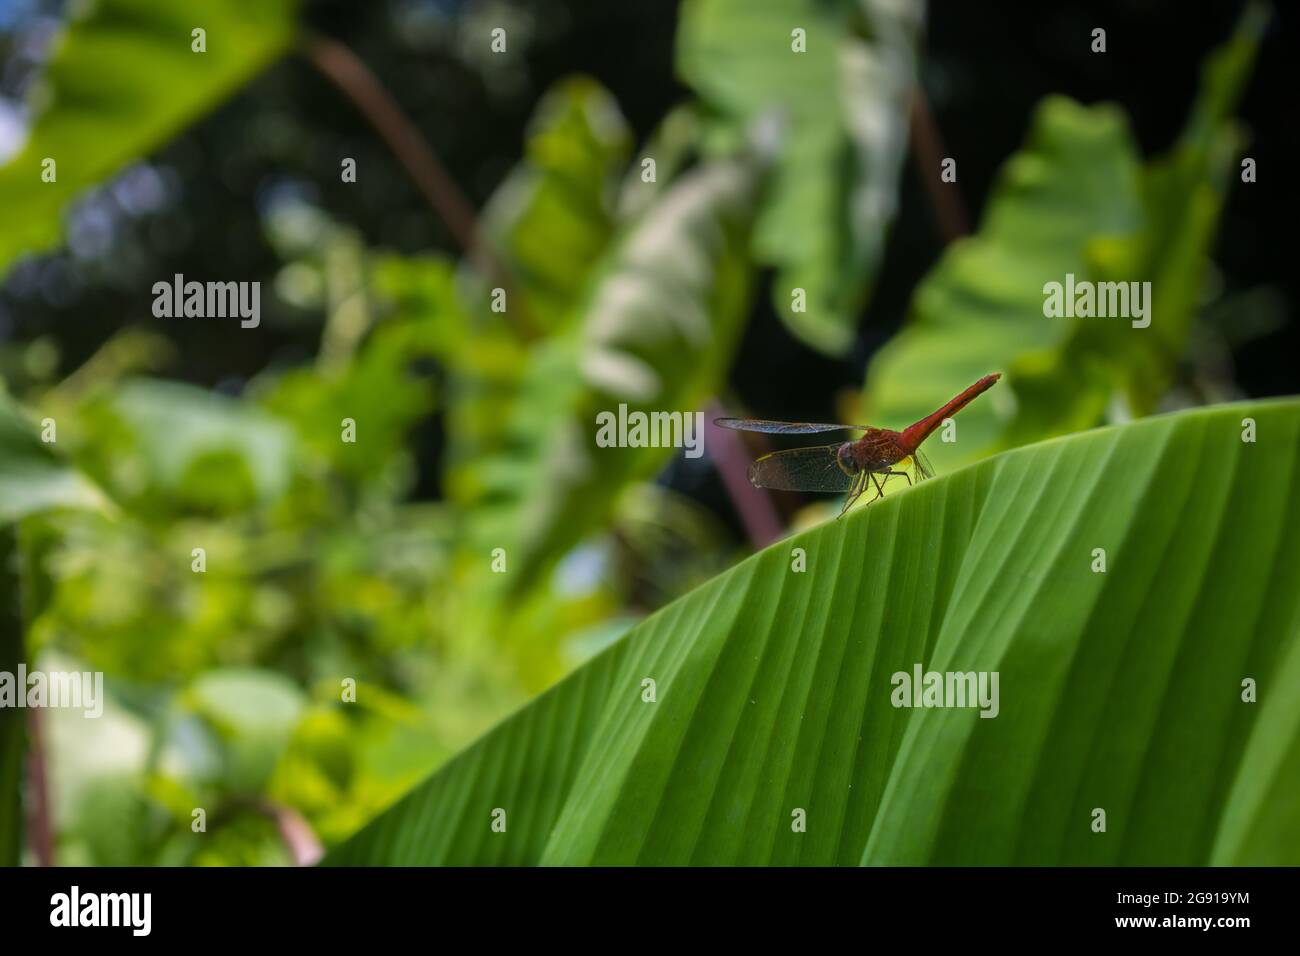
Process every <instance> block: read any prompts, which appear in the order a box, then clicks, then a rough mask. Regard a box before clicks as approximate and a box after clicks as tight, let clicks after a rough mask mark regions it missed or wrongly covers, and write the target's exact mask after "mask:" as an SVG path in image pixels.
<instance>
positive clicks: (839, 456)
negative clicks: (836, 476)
mask: <svg viewBox="0 0 1300 956" xmlns="http://www.w3.org/2000/svg"><path fill="white" fill-rule="evenodd" d="M835 460H836V461H837V462H838V463H839V466H840V470H841V471H843V472H844V474H846V475H856V474H857V473H858V472H860V471H861V470H862V468H861V466H860V465H859V464H858V461H857V458H856V457H855V456H854V454H853V442H851V441H846V442H845V443H844V444H843V445H841V446H840V447H839V451H837V452H836V453H835Z"/></svg>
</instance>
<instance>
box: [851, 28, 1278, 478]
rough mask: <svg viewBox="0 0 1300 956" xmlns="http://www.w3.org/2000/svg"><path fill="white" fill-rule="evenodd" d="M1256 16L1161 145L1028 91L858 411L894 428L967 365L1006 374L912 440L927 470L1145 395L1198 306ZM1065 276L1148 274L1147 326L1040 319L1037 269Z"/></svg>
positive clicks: (1212, 65) (1144, 402) (1115, 115)
mask: <svg viewBox="0 0 1300 956" xmlns="http://www.w3.org/2000/svg"><path fill="white" fill-rule="evenodd" d="M1264 22H1265V20H1264V14H1263V13H1262V11H1261V9H1260V8H1258V7H1251V8H1248V10H1247V12H1246V14H1245V15H1244V17H1243V19H1242V21H1241V24H1240V26H1239V28H1238V31H1237V34H1236V36H1235V37H1234V38H1233V39H1232V40H1231V41H1229V42H1228V43H1227V44H1226V45H1225V46H1223V47H1221V48H1220V49H1219V50H1218V51H1216V52H1215V53H1214V54H1213V56H1212V57H1211V59H1210V62H1209V65H1208V66H1207V68H1206V70H1205V71H1204V75H1203V78H1202V85H1201V90H1200V94H1199V97H1198V100H1197V102H1196V104H1195V105H1194V107H1193V109H1192V113H1191V117H1190V119H1189V120H1188V122H1187V125H1186V127H1185V130H1184V132H1183V135H1182V136H1181V138H1180V139H1179V141H1178V143H1177V144H1176V145H1175V146H1174V148H1173V150H1172V151H1171V152H1170V153H1168V154H1167V155H1165V156H1163V157H1161V158H1159V159H1156V160H1153V161H1152V162H1150V163H1147V164H1146V165H1143V164H1142V163H1141V161H1140V160H1139V157H1138V153H1137V148H1136V145H1135V144H1134V142H1133V139H1132V136H1131V134H1130V132H1129V129H1128V124H1127V122H1126V120H1125V119H1124V117H1123V115H1122V114H1121V113H1120V112H1119V111H1118V110H1117V109H1116V108H1114V107H1111V106H1105V105H1099V106H1091V107H1085V106H1080V105H1078V104H1076V103H1073V102H1071V101H1069V100H1067V99H1064V98H1062V97H1049V98H1048V99H1046V100H1044V101H1043V102H1042V103H1041V104H1040V106H1039V108H1038V111H1037V113H1036V115H1035V117H1034V120H1033V123H1032V126H1031V129H1030V133H1029V137H1028V140H1027V142H1026V144H1025V146H1024V147H1023V148H1022V149H1021V150H1020V151H1019V152H1018V153H1017V154H1015V155H1014V156H1013V157H1012V158H1011V159H1010V160H1009V161H1008V162H1007V164H1006V166H1005V168H1004V170H1003V172H1002V176H1001V179H1000V181H999V182H998V184H997V186H996V188H995V189H994V191H993V193H992V195H991V197H990V199H989V201H988V207H987V209H986V211H985V215H984V219H983V222H982V223H981V225H980V229H979V232H978V234H976V235H975V236H972V237H970V238H968V239H965V240H961V241H958V242H956V243H954V244H953V245H952V246H951V247H949V249H948V250H947V251H946V252H945V254H944V256H943V258H942V259H941V260H940V261H939V263H938V264H937V265H936V266H935V268H934V269H933V270H932V271H931V272H930V274H929V275H928V276H926V278H925V279H924V280H923V281H922V283H921V284H920V286H919V287H918V288H917V291H916V293H915V295H914V297H913V300H912V307H911V313H910V315H909V318H908V321H907V324H906V325H905V326H904V328H903V329H902V331H901V332H899V334H898V335H897V336H895V337H894V338H893V339H892V340H891V341H890V342H889V343H888V344H887V345H886V346H885V347H884V348H882V349H881V350H880V352H878V353H877V355H876V356H875V358H874V360H873V361H872V363H871V366H870V368H869V370H868V375H867V386H866V391H865V393H864V397H863V404H864V408H863V415H864V416H865V417H866V418H867V419H869V420H870V421H871V422H872V423H873V424H877V425H883V426H887V427H902V426H905V425H908V424H910V423H911V422H912V421H915V420H916V419H918V418H920V417H921V416H922V415H925V414H927V413H929V412H931V411H933V410H934V409H935V408H937V407H939V405H941V404H942V403H943V402H944V401H946V400H947V399H948V398H950V397H952V396H953V395H955V394H956V393H957V392H958V391H960V390H961V389H962V388H964V387H965V386H967V385H969V384H970V383H971V382H973V381H974V380H975V379H976V378H978V377H979V376H980V375H983V374H985V373H987V372H990V371H994V370H1003V371H1005V372H1007V373H1008V374H1007V382H1006V384H1008V385H1009V386H1010V389H1009V390H1006V391H1002V392H1001V393H995V394H993V395H992V396H991V397H992V399H993V400H992V401H989V402H977V403H976V404H974V405H972V406H971V407H970V408H968V409H967V410H965V411H963V412H962V414H961V418H960V419H959V420H958V422H957V441H956V442H953V443H949V444H944V443H941V442H931V444H930V445H929V446H927V451H928V452H929V454H930V455H931V457H932V458H933V459H934V461H935V463H936V465H938V466H939V467H940V468H945V467H952V466H953V465H954V464H956V463H958V462H962V461H968V460H970V459H972V458H975V457H978V456H979V455H981V454H986V453H988V452H989V451H990V450H993V449H996V448H999V447H1007V446H1014V445H1018V444H1024V443H1027V442H1031V441H1036V440H1038V439H1041V438H1043V437H1047V436H1051V435H1056V434H1064V433H1068V432H1071V431H1077V430H1080V429H1084V428H1089V427H1092V426H1093V425H1096V424H1099V423H1102V422H1104V421H1106V420H1108V418H1111V417H1115V414H1116V413H1115V412H1114V411H1113V406H1114V405H1115V403H1116V401H1117V400H1118V402H1119V403H1120V405H1121V406H1122V408H1123V409H1124V410H1123V412H1122V415H1145V414H1149V413H1150V412H1152V411H1154V410H1155V408H1156V404H1157V402H1158V400H1159V398H1160V397H1161V396H1162V395H1163V393H1164V391H1165V389H1166V387H1167V386H1168V384H1169V382H1170V380H1171V377H1172V375H1173V372H1174V369H1175V367H1176V363H1177V361H1178V359H1179V358H1180V357H1181V355H1182V354H1183V352H1184V350H1185V349H1186V341H1187V337H1188V332H1189V328H1190V324H1191V320H1192V317H1193V316H1194V315H1195V312H1196V310H1197V308H1198V307H1199V306H1200V304H1201V290H1202V288H1203V283H1204V278H1205V275H1206V273H1207V266H1208V256H1209V253H1210V249H1211V245H1212V243H1213V240H1214V235H1215V231H1216V227H1217V223H1218V217H1219V212H1220V210H1221V209H1222V206H1223V203H1224V201H1225V198H1226V194H1227V187H1228V185H1229V179H1230V175H1231V173H1232V170H1233V169H1234V162H1235V158H1236V151H1237V150H1238V149H1239V148H1240V144H1241V135H1240V133H1239V132H1238V130H1237V128H1236V124H1235V123H1234V122H1233V121H1232V119H1231V114H1232V110H1233V109H1234V108H1235V106H1236V103H1237V101H1238V100H1239V98H1240V94H1241V91H1242V88H1243V86H1244V84H1245V82H1246V80H1247V78H1248V77H1249V75H1250V70H1251V66H1252V64H1253V60H1254V54H1255V50H1256V48H1257V46H1258V41H1259V37H1260V34H1261V31H1262V30H1263V27H1264ZM1067 274H1073V275H1074V277H1075V280H1076V282H1081V281H1088V282H1142V281H1149V282H1150V283H1151V287H1150V288H1151V296H1150V302H1149V303H1148V307H1149V309H1150V311H1149V312H1148V315H1147V318H1148V319H1149V320H1150V327H1148V328H1135V327H1133V325H1132V324H1131V322H1130V320H1129V319H1128V318H1114V317H1111V318H1096V317H1093V318H1076V319H1068V318H1048V317H1046V316H1045V315H1044V298H1045V293H1044V285H1045V284H1046V283H1048V282H1058V283H1062V284H1064V283H1065V282H1066V276H1067ZM1011 392H1014V398H1015V399H1016V401H1015V402H1012V401H1011V400H1010V399H1011V398H1012V395H1011V394H1010V393H1011ZM1121 417H1122V416H1121Z"/></svg>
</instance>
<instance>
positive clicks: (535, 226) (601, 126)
mask: <svg viewBox="0 0 1300 956" xmlns="http://www.w3.org/2000/svg"><path fill="white" fill-rule="evenodd" d="M631 148H632V131H631V129H630V128H629V127H628V125H627V121H626V120H624V119H623V114H622V113H621V112H620V111H619V108H618V103H617V102H615V100H614V98H613V97H612V96H611V95H610V94H609V92H608V91H607V90H605V88H604V87H602V86H601V85H600V84H599V83H597V82H595V81H594V80H592V79H589V78H587V77H572V78H570V79H567V80H563V81H561V82H559V83H557V84H556V85H555V86H553V87H552V88H551V89H550V90H548V91H547V93H546V95H545V96H543V97H542V99H541V101H540V102H539V104H538V106H537V109H536V110H535V111H534V113H533V117H532V119H531V121H530V122H529V127H528V130H527V131H526V134H525V142H524V158H523V160H522V161H521V162H520V163H519V165H518V166H516V167H515V169H514V170H512V171H511V173H510V175H509V176H508V177H507V178H506V180H505V182H503V183H502V184H501V186H499V187H498V188H497V190H496V192H495V193H494V194H493V196H492V199H491V200H490V202H489V203H488V204H487V206H486V208H485V209H484V211H483V228H484V230H485V232H486V233H487V236H488V238H489V240H490V241H491V242H492V245H493V247H494V248H495V249H496V250H497V252H498V254H499V255H500V256H501V258H502V260H503V262H504V264H505V266H506V267H507V268H508V270H509V272H510V276H511V279H512V280H514V281H516V282H518V292H520V293H522V294H523V296H524V301H523V302H516V303H508V308H517V309H525V308H526V309H527V310H528V313H529V316H530V318H532V319H535V320H536V321H537V322H538V323H539V324H540V325H541V331H553V330H555V329H556V328H558V327H561V326H562V325H563V324H564V322H565V321H566V320H567V319H568V318H569V315H570V312H571V310H572V308H573V306H574V305H575V304H576V302H577V300H578V297H579V295H580V294H581V292H582V290H583V288H584V286H585V283H586V280H587V276H588V275H589V274H590V272H591V270H592V268H594V267H595V265H596V264H597V263H598V262H599V261H600V257H601V255H602V254H603V253H604V251H605V246H606V244H607V243H608V242H609V239H610V236H611V234H612V232H613V229H614V199H615V195H616V193H615V188H616V186H617V183H618V177H619V175H620V174H621V172H622V170H623V166H624V164H625V163H626V162H627V157H628V153H629V152H630V151H631ZM508 291H515V290H508Z"/></svg>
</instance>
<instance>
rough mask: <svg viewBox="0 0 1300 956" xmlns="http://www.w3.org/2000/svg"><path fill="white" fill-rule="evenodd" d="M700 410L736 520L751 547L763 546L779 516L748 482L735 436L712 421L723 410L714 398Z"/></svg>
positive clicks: (777, 530)
mask: <svg viewBox="0 0 1300 956" xmlns="http://www.w3.org/2000/svg"><path fill="white" fill-rule="evenodd" d="M704 414H705V416H706V417H707V418H708V420H709V425H708V426H707V427H708V432H707V435H708V438H707V439H706V441H707V442H708V444H709V453H710V455H711V456H712V458H713V463H714V465H715V466H716V467H717V469H718V475H719V477H721V478H722V486H723V488H725V489H726V491H727V497H728V498H730V499H731V504H732V506H733V507H734V508H735V509H736V513H737V514H738V515H740V523H741V524H742V525H744V527H745V533H746V534H747V535H748V536H749V540H750V543H751V544H753V545H754V547H755V548H765V547H767V546H768V545H769V544H771V543H772V542H773V541H776V540H778V539H779V538H780V537H781V535H782V533H783V532H784V530H785V526H784V524H783V523H782V521H781V516H780V515H779V514H777V510H776V507H775V506H774V505H773V504H772V499H771V498H770V497H769V496H768V494H767V492H765V491H763V490H762V489H761V488H755V487H754V486H753V485H751V484H750V483H749V455H748V453H747V452H746V451H745V449H744V446H743V445H741V443H740V439H739V437H738V436H737V435H736V433H735V432H733V431H731V430H730V429H727V428H718V427H717V426H716V425H714V424H713V420H714V419H715V418H721V417H723V416H724V415H725V414H726V413H725V412H724V411H723V410H722V407H721V406H720V405H719V404H718V403H717V402H710V403H709V404H708V406H707V407H706V408H705V410H704Z"/></svg>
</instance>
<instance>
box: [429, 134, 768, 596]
mask: <svg viewBox="0 0 1300 956" xmlns="http://www.w3.org/2000/svg"><path fill="white" fill-rule="evenodd" d="M759 174H760V169H759V167H758V165H757V164H756V163H754V162H752V161H750V160H747V159H736V160H729V161H719V162H715V163H712V164H708V165H705V166H702V167H699V168H697V169H695V170H693V171H692V172H690V173H688V174H685V175H683V176H682V177H681V178H680V179H678V180H677V181H676V182H675V183H674V184H673V185H672V187H671V188H670V189H669V190H668V191H667V192H666V193H665V195H664V198H663V199H662V200H661V201H660V202H658V203H657V204H656V205H655V206H654V207H653V208H652V209H651V210H649V211H648V212H647V213H646V214H645V215H644V216H643V217H641V218H640V219H638V220H636V221H635V223H634V224H633V225H632V227H631V229H630V231H629V232H628V233H627V234H626V235H625V236H623V237H621V238H620V239H619V240H618V242H617V244H616V246H615V247H614V248H613V249H612V250H611V251H610V252H609V253H608V254H607V256H606V258H605V260H604V262H603V263H602V265H601V267H600V269H599V270H598V274H597V277H596V279H595V280H594V284H593V286H592V287H591V289H590V291H589V292H588V294H587V296H586V299H585V302H584V304H583V305H582V307H581V310H580V312H579V315H578V318H577V324H576V325H575V326H574V327H573V328H572V329H571V331H570V332H569V333H568V334H566V335H563V336H560V337H557V338H554V339H551V340H548V341H547V342H545V343H543V344H542V345H541V346H539V347H538V348H537V349H535V350H534V351H533V352H532V353H530V355H529V364H528V367H527V370H526V372H525V373H524V378H523V380H522V383H521V385H520V388H519V392H518V394H517V396H516V397H515V400H514V402H513V403H512V411H511V417H510V418H509V420H508V424H507V428H508V431H507V433H506V434H505V436H504V441H503V444H502V446H501V447H499V448H498V449H497V450H496V453H495V454H494V455H492V456H490V457H488V458H486V459H485V460H481V461H478V462H475V463H473V466H472V467H471V468H470V469H469V470H468V471H467V472H465V473H464V474H462V475H461V476H460V479H459V481H460V483H459V486H458V487H457V486H453V494H456V495H458V497H459V498H460V499H461V501H462V503H463V504H464V506H465V507H466V510H467V512H469V510H470V509H471V508H472V521H473V524H472V530H471V543H470V550H471V551H472V552H474V553H476V554H478V555H479V556H481V559H482V561H483V562H484V563H486V562H487V561H489V560H490V557H489V555H490V552H491V551H492V549H493V548H496V547H501V548H504V549H505V550H506V553H507V555H508V562H509V568H510V570H509V573H508V574H507V575H506V577H505V580H506V581H507V582H508V584H509V586H510V588H511V589H512V590H515V591H518V590H522V589H525V588H527V587H528V586H529V585H530V584H532V583H533V582H534V581H536V580H538V579H539V577H540V576H541V575H542V574H543V573H544V572H545V571H546V570H547V569H548V568H549V567H551V566H553V564H554V562H555V561H556V560H558V558H559V557H560V556H561V555H562V554H563V553H564V552H565V551H566V550H567V549H568V548H570V547H571V546H572V545H574V544H576V543H577V542H578V541H579V540H581V538H582V536H583V535H584V534H585V533H587V532H588V531H589V530H590V529H592V528H593V527H594V526H595V525H596V524H597V523H598V522H599V520H600V519H601V517H602V516H603V515H604V514H605V513H606V512H607V510H608V508H609V507H610V505H611V503H612V502H613V500H614V498H615V497H616V496H617V495H618V494H619V492H620V491H621V490H622V489H623V488H624V487H625V486H626V485H627V484H629V483H630V482H632V481H634V480H636V479H638V478H645V477H648V476H649V475H651V474H653V473H654V472H655V470H657V469H658V468H659V467H661V466H662V465H663V463H664V461H665V460H666V459H667V458H668V457H669V456H670V455H672V454H675V453H678V452H677V450H675V449H672V448H619V447H610V448H601V447H597V445H596V431H597V428H596V425H597V421H596V416H597V414H598V413H600V412H602V411H608V412H612V413H615V414H617V413H618V409H619V406H620V405H621V404H626V406H627V408H628V411H629V412H631V411H637V410H640V411H644V412H649V411H651V410H660V411H662V410H675V411H680V412H681V413H682V414H683V415H690V414H692V413H693V412H694V411H696V410H697V409H698V408H699V407H700V406H701V404H702V403H703V401H704V400H705V399H706V398H707V397H708V396H709V395H710V394H711V393H712V392H713V391H714V390H715V389H716V388H717V387H718V385H719V383H720V382H721V381H722V378H723V376H724V375H725V374H726V370H727V368H728V367H729V365H730V362H731V356H732V352H733V350H734V347H735V345H736V342H737V340H738V336H739V333H740V328H741V322H742V320H743V318H744V315H745V310H746V308H747V305H748V296H749V286H750V281H751V266H750V263H749V262H748V259H747V256H746V254H745V250H746V243H747V240H748V235H749V233H748V230H749V225H750V222H749V218H750V212H751V207H752V201H753V197H754V194H755V190H756V188H757V184H758V179H759Z"/></svg>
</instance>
